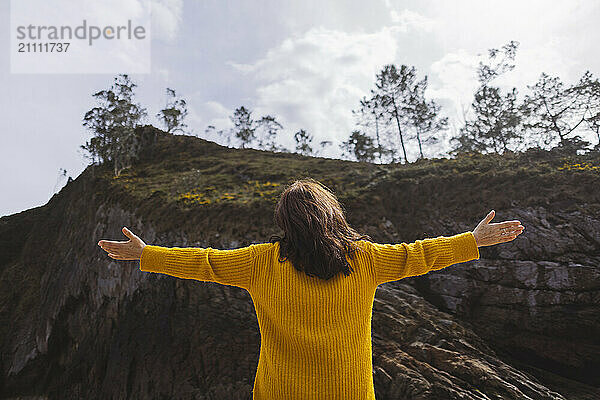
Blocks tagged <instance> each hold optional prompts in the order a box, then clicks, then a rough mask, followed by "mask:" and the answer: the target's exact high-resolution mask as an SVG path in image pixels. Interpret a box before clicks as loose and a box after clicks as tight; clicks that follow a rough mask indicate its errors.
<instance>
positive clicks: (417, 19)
mask: <svg viewBox="0 0 600 400" xmlns="http://www.w3.org/2000/svg"><path fill="white" fill-rule="evenodd" d="M390 17H391V18H392V22H394V23H395V24H399V25H400V26H401V27H402V31H403V32H408V31H409V30H423V31H426V32H430V31H431V30H433V28H434V25H435V21H434V20H433V19H431V18H428V17H425V16H423V15H421V14H419V13H416V12H414V11H411V10H408V9H404V10H402V12H400V13H399V12H398V11H396V10H394V9H392V10H390Z"/></svg>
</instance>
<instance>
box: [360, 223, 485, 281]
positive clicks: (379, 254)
mask: <svg viewBox="0 0 600 400" xmlns="http://www.w3.org/2000/svg"><path fill="white" fill-rule="evenodd" d="M371 256H372V260H373V271H374V276H375V281H376V284H377V285H380V284H382V283H385V282H390V281H395V280H400V279H403V278H407V277H411V276H417V275H423V274H426V273H428V272H429V271H435V270H439V269H442V268H445V267H447V266H450V265H453V264H457V263H461V262H466V261H470V260H474V259H479V248H478V247H477V242H476V241H475V236H473V233H472V232H470V231H469V232H464V233H459V234H457V235H454V236H448V237H447V236H438V237H436V238H427V239H421V240H416V241H415V242H414V243H399V244H379V243H371Z"/></svg>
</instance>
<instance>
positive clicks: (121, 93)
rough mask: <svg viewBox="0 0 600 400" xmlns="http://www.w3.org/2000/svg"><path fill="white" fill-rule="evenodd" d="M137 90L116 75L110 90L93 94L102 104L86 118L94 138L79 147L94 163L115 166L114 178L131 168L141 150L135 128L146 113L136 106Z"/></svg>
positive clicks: (85, 124)
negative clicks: (125, 169)
mask: <svg viewBox="0 0 600 400" xmlns="http://www.w3.org/2000/svg"><path fill="white" fill-rule="evenodd" d="M136 87H137V85H136V84H135V83H133V82H132V81H131V79H130V78H129V76H128V75H127V74H120V75H117V76H116V77H115V78H114V82H113V85H112V86H111V88H110V89H108V90H101V91H99V92H97V93H95V94H94V95H93V97H94V98H96V100H97V101H98V103H99V104H98V105H97V106H96V107H94V108H92V109H91V110H90V111H88V112H87V113H86V114H85V116H84V118H83V125H84V126H85V127H86V128H88V129H89V130H91V131H92V132H93V134H94V136H93V137H92V138H91V139H90V140H89V141H87V142H86V143H85V144H84V145H82V146H80V147H81V148H82V149H84V150H85V151H87V152H88V153H89V157H90V158H91V159H92V162H95V161H96V160H98V162H110V163H112V164H113V170H114V174H115V176H118V175H119V174H120V172H121V171H122V170H123V169H124V168H127V167H129V166H130V165H131V162H132V161H133V160H134V159H135V158H136V157H137V156H138V155H139V152H140V150H141V145H140V140H139V138H138V137H137V136H136V134H135V128H136V127H137V126H139V125H140V123H141V121H142V119H143V118H145V117H146V115H147V113H146V109H145V108H142V107H141V106H140V105H139V104H138V103H134V89H135V88H136Z"/></svg>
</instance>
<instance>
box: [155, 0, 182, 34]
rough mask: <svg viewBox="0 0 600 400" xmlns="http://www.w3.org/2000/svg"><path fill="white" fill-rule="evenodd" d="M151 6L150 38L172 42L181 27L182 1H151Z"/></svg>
mask: <svg viewBox="0 0 600 400" xmlns="http://www.w3.org/2000/svg"><path fill="white" fill-rule="evenodd" d="M151 6H152V37H153V38H154V39H158V40H162V41H165V42H172V41H173V40H175V39H176V38H177V33H178V32H179V29H180V26H181V17H182V12H183V0H151Z"/></svg>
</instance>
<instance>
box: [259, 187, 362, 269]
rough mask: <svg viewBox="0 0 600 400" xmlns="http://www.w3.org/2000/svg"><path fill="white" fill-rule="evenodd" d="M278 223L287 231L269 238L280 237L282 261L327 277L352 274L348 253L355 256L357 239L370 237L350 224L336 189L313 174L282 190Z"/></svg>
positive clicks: (275, 239) (272, 240) (277, 208)
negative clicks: (335, 192)
mask: <svg viewBox="0 0 600 400" xmlns="http://www.w3.org/2000/svg"><path fill="white" fill-rule="evenodd" d="M275 223H276V224H277V226H278V227H279V228H280V229H282V230H283V232H284V235H283V237H279V236H277V235H274V236H271V239H270V242H272V243H275V242H277V241H279V262H284V261H285V260H286V259H289V260H290V261H291V262H292V265H293V266H294V268H296V269H297V270H298V271H304V272H305V273H306V274H307V275H308V276H316V277H319V278H321V279H324V280H328V279H330V278H333V277H334V276H335V275H337V274H338V273H339V272H343V273H344V275H345V276H348V275H350V273H351V272H352V271H353V270H352V267H351V266H350V263H349V262H348V260H347V259H346V254H348V255H349V256H350V257H351V258H353V253H354V252H355V251H356V249H357V248H358V246H357V245H356V243H354V242H356V241H358V240H361V239H367V240H369V241H370V240H371V238H370V237H369V236H368V235H361V234H359V233H358V232H356V231H355V230H354V229H353V228H351V227H350V226H349V225H348V223H347V222H346V218H345V215H344V210H343V209H342V206H341V205H340V203H339V202H338V200H337V198H336V196H335V195H334V194H333V192H332V191H331V190H329V188H327V187H326V186H325V185H323V184H322V183H320V182H318V181H316V180H314V179H312V178H306V179H301V180H297V181H295V182H293V183H292V184H290V185H289V186H288V187H287V188H286V189H285V190H284V191H283V193H282V194H281V196H280V198H279V202H278V203H277V206H276V207H275Z"/></svg>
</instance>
